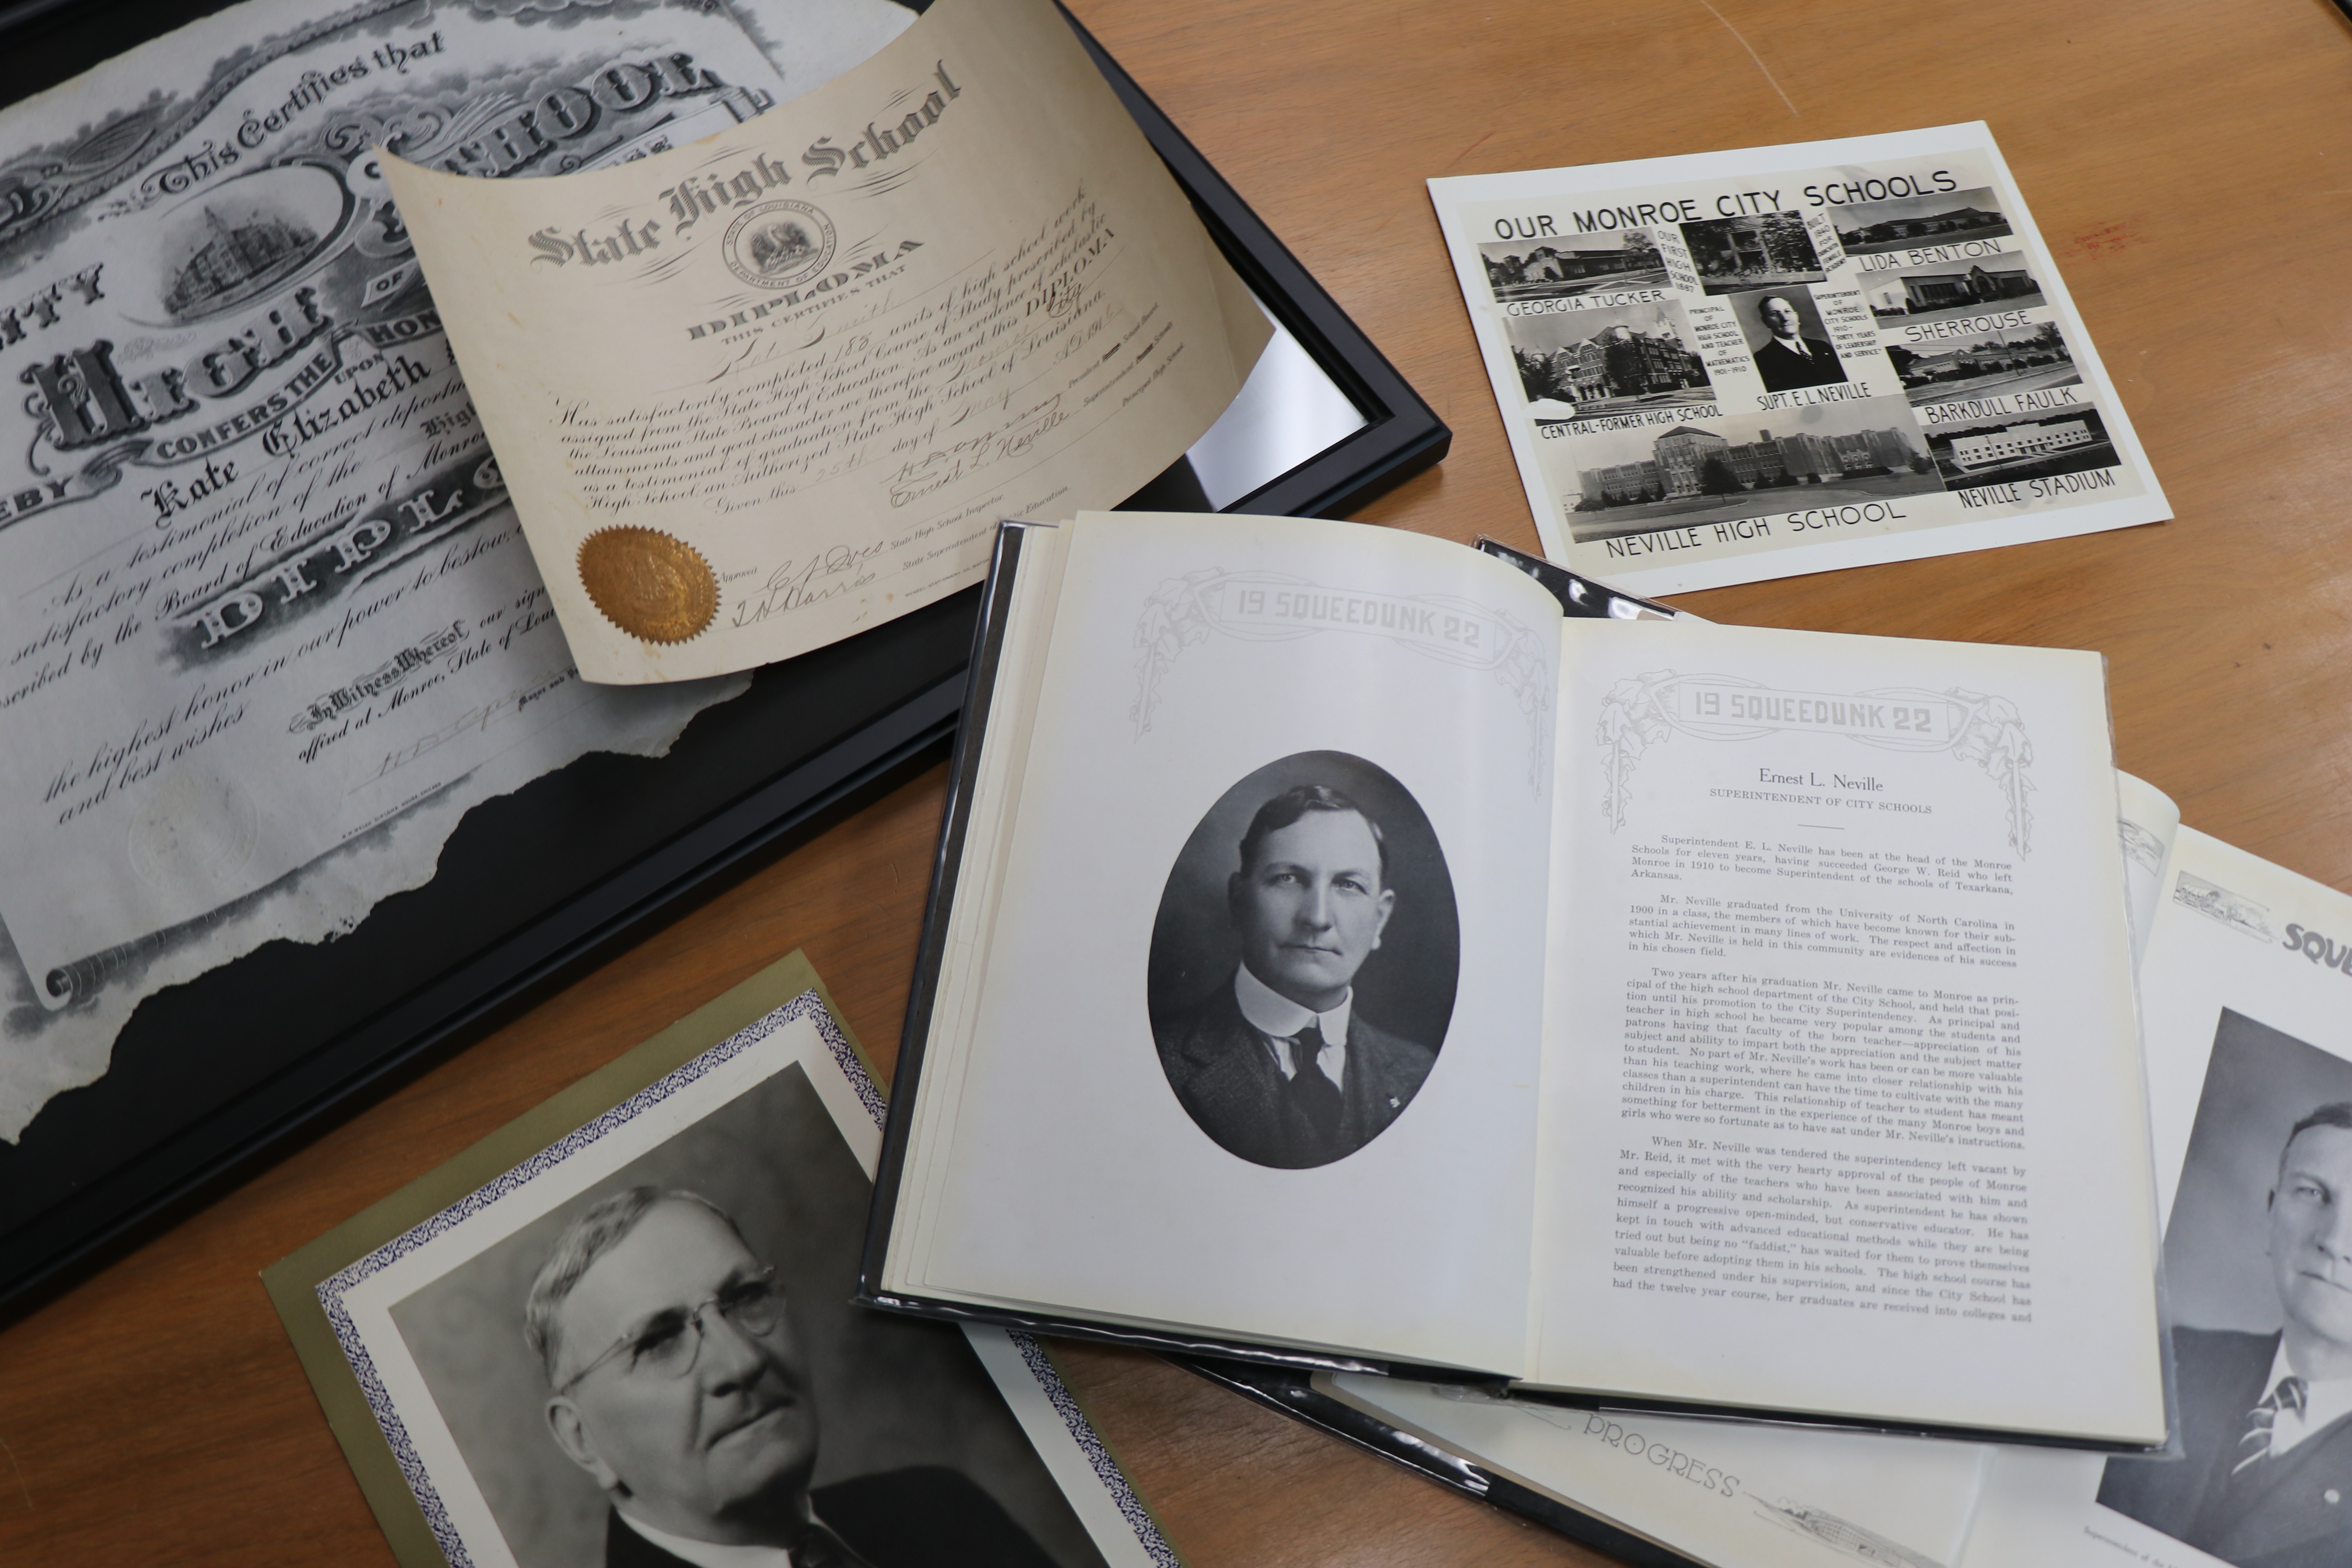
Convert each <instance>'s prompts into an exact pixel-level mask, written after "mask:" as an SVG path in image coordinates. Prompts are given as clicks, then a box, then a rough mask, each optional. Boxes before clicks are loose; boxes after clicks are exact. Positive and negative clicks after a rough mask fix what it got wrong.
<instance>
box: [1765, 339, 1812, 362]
mask: <svg viewBox="0 0 2352 1568" xmlns="http://www.w3.org/2000/svg"><path fill="white" fill-rule="evenodd" d="M1772 341H1773V342H1776V343H1779V344H1780V346H1781V347H1782V348H1784V349H1787V350H1788V351H1789V352H1790V353H1792V354H1795V355H1797V356H1798V357H1799V358H1800V359H1811V358H1812V357H1813V356H1812V355H1811V353H1807V352H1806V349H1805V340H1804V339H1803V338H1802V337H1801V336H1800V337H1793V338H1774V339H1773V340H1772Z"/></svg>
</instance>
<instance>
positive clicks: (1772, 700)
mask: <svg viewBox="0 0 2352 1568" xmlns="http://www.w3.org/2000/svg"><path fill="white" fill-rule="evenodd" d="M1788 730H1801V731H1810V732H1811V733H1815V734H1832V735H1843V736H1844V737H1845V738H1846V739H1848V740H1850V741H1855V742H1860V743H1861V744H1863V745H1865V746H1874V747H1877V748H1878V749H1880V750H1882V751H1890V752H1948V753H1949V754H1950V755H1951V756H1953V757H1955V758H1957V759H1958V760H1959V761H1961V762H1965V763H1977V764H1978V765H1979V766H1980V767H1982V768H1983V769H1984V771H1985V775H1986V776H1987V777H1988V778H1990V779H1991V780H1992V782H1993V784H1995V785H1996V786H1997V787H1999V789H2000V792H2001V799H2002V802H2003V804H2004V805H2006V807H2007V809H2008V816H2009V845H2010V847H2011V848H2012V849H2014V850H2016V851H2017V852H2018V854H2020V855H2023V854H2025V853H2027V851H2028V848H2029V847H2030V845H2031V842H2032V831H2033V815H2032V810H2031V809H2030V807H2029V805H2028V803H2027V799H2026V797H2027V796H2028V795H2030V794H2032V789H2033V781H2032V777H2031V776H2029V774H2028V773H2027V769H2028V767H2029V766H2030V765H2031V764H2032V761H2033V742H2032V740H2031V739H2029V738H2028V737H2027V735H2026V733H2025V723H2024V721H2023V720H2022V719H2021V717H2020V716H2019V714H2018V711H2017V705H2016V704H2015V703H2013V702H2011V701H2010V700H2009V699H2007V698H2005V697H1994V696H1989V695H1987V694H1985V693H1983V692H1978V691H1969V690H1965V689H1961V688H1959V687H1957V686H1955V687H1951V688H1949V689H1946V690H1943V691H1929V690H1927V689H1923V688H1919V687H1895V686H1890V687H1879V688H1874V689H1871V690H1867V691H1857V692H1852V693H1828V692H1813V691H1789V690H1782V689H1779V688H1776V687H1770V686H1767V685H1765V684H1764V683H1763V682H1761V681H1758V680H1750V679H1748V678H1747V677H1745V676H1738V675H1704V674H1691V675H1685V674H1682V673H1680V672H1678V671H1675V670H1671V669H1663V670H1654V671H1652V672H1650V673H1648V674H1646V675H1637V676H1634V677H1633V678H1632V679H1626V680H1621V681H1619V682H1618V683H1617V684H1616V685H1615V686H1614V687H1612V688H1611V689H1610V692H1609V695H1608V696H1607V697H1606V698H1604V699H1602V700H1601V723H1600V727H1599V732H1598V734H1597V735H1596V736H1595V737H1594V738H1595V740H1596V741H1597V742H1598V743H1599V745H1600V747H1601V753H1602V763H1601V766H1602V781H1603V782H1602V787H1601V815H1602V816H1604V817H1606V818H1607V819H1608V823H1609V830H1610V831H1611V832H1612V833H1614V832H1615V831H1616V830H1617V829H1618V828H1620V827H1622V826H1624V825H1625V806H1626V803H1627V801H1628V800H1629V799H1630V798H1631V791H1632V781H1633V769H1634V767H1635V766H1636V765H1637V764H1638V763H1640V762H1641V760H1642V758H1643V755H1644V754H1646V753H1647V752H1648V751H1649V749H1650V748H1651V747H1653V746H1657V745H1663V744H1664V743H1665V742H1666V741H1667V740H1669V739H1670V738H1672V737H1673V736H1674V735H1675V734H1677V733H1680V734H1685V735H1689V736H1691V737H1693V738H1694V739H1696V740H1702V741H1753V740H1758V739H1760V738H1761V737H1763V736H1766V735H1770V734H1776V733H1779V732H1780V731H1788Z"/></svg>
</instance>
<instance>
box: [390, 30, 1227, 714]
mask: <svg viewBox="0 0 2352 1568" xmlns="http://www.w3.org/2000/svg"><path fill="white" fill-rule="evenodd" d="M386 167H387V169H388V171H389V176H388V177H389V178H390V180H391V182H392V184H393V188H394V194H395V195H396V197H397V199H398V200H399V202H400V205H401V210H402V212H403V213H404V215H405V216H406V219H407V223H408V226H409V229H410V232H411V235H412V236H413V237H414V240H415V246H416V248H417V253H418V255H419V257H420V258H422V260H423V263H424V266H425V271H426V273H427V275H428V277H429V278H430V279H432V280H433V282H434V284H435V287H436V298H437V299H438V300H440V302H441V310H442V314H443V317H444V319H445V321H446V323H447V326H448V330H449V333H450V340H451V342H452V343H453V344H454V345H455V347H456V349H457V357H458V360H459V362H460V363H461V364H462V366H463V367H464V369H465V372H466V376H467V384H468V385H469V386H470V387H471V388H472V389H473V392H474V395H475V398H476V402H477V405H478V406H479V407H480V409H481V411H482V418H483V423H484V427H485V429H486V430H487V431H488V435H489V437H490V440H491V443H492V445H493V447H495V449H496V450H497V452H498V454H499V466H500V468H501V470H502V472H503V475H504V477H505V479H506V481H507V483H508V484H509V486H510V487H511V489H512V493H513V495H514V497H515V500H516V504H517V508H518V510H519V511H520V514H521V517H522V519H523V526H524V530H525V532H526V534H527V535H528V537H529V539H530V545H531V550H532V552H533V554H534V555H535V556H536V557H537V558H538V560H539V562H540V564H541V571H542V572H543V573H544V574H545V575H546V577H547V579H548V585H549V592H550V595H551V598H552V601H553V604H554V607H555V610H556V614H557V616H558V617H559V618H560V620H561V622H562V626H563V630H564V633H565V635H566V636H567V637H568V638H569V639H570V641H571V644H572V653H573V656H574V658H576V659H577V660H578V662H579V667H580V670H581V673H582V674H583V675H584V676H586V677H587V678H588V679H592V680H601V681H612V682H644V681H660V680H677V679H688V678H690V677H695V676H703V675H710V674H715V673H718V672H721V671H725V670H732V669H740V668H746V667H748V666H751V665H754V664H759V663H763V662H765V661H767V660H771V659H776V658H788V657H790V656H792V655H793V654H796V653H800V652H803V651H804V650H806V649H809V648H812V647H820V646H822V645H824V644H825V643H829V642H832V641H835V640H836V639H838V638H840V637H845V636H848V635H849V634H851V633H853V632H855V631H857V630H859V629H861V628H863V627H866V626H873V625H876V624H877V623H879V622H882V621H885V620H887V619H889V618H890V617H892V616H897V615H900V614H903V613H905V612H906V611H908V610H909V609H911V608H913V607H915V606H916V605H921V604H924V603H926V602H928V601H929V600H931V599H934V598H937V597H938V596H940V595H942V594H946V593H950V592H952V591H954V590H955V589H957V588H960V587H962V586H964V585H965V584H969V583H971V582H972V581H974V580H976V579H977V577H978V576H979V574H980V572H981V570H982V566H983V564H984V563H985V560H986V556H987V551H988V546H989V542H990V540H991V538H992V536H993V532H994V529H995V524H996V521H997V520H998V519H999V518H1002V517H1008V516H1024V515H1037V514H1040V513H1044V514H1046V515H1054V516H1066V515H1068V514H1069V513H1071V512H1073V511H1075V510H1079V509H1082V508H1089V507H1103V506H1109V505H1112V504H1114V503H1116V502H1117V501H1118V500H1123V499H1124V498H1125V497H1126V496H1128V495H1129V494H1130V493H1132V492H1133V491H1134V490H1135V489H1138V488H1139V486H1141V485H1142V484H1143V483H1144V482H1145V481H1147V480H1149V479H1151V478H1152V477H1153V476H1154V475H1156V474H1157V473H1159V472H1160V469H1162V468H1165V467H1166V466H1167V465H1168V464H1169V463H1171V462H1172V461H1174V460H1175V458H1177V457H1178V456H1179V455H1180V454H1181V453H1182V452H1183V450H1184V449H1185V447H1188V446H1189V445H1191V444H1192V442H1193V441H1194V440H1195V439H1197V438H1198V437H1200V435H1201V434H1202V431H1204V430H1206V429H1207V428H1208V426H1210V425H1211V424H1212V423H1213V421H1214V420H1215V418H1216V416H1217V415H1218V414H1219V413H1220V412H1221V411H1222V410H1223V408H1224V406H1225V405H1226V404H1227V403H1229V402H1230V401H1231V400H1232V398H1233V395H1234V393H1235V392H1236V391H1237V390H1239V388H1240V385H1241V383H1242V380H1243V378H1244V375H1245V374H1247V372H1248V370H1249V367H1250V365H1251V363H1253V362H1254V361H1255V357H1256V354H1257V353H1258V350H1259V349H1260V348H1261V347H1263V345H1264V343H1265V338H1266V335H1267V330H1266V327H1265V321H1264V319H1263V318H1262V317H1261V316H1260V315H1259V314H1258V312H1257V311H1256V310H1255V309H1254V308H1253V307H1252V306H1251V305H1250V303H1249V301H1248V297H1247V294H1246V291H1245V290H1244V289H1242V288H1241V286H1240V284H1239V280H1238V279H1235V278H1234V276H1233V275H1232V273H1231V270H1230V268H1227V267H1226V266H1225V264H1224V262H1223V258H1221V257H1220V256H1218V254H1217V252H1216V249H1215V247H1214V245H1213V243H1212V242H1211V241H1210V239H1209V237H1208V236H1207V234H1206V233H1205V232H1204V231H1203V230H1202V226H1201V224H1200V221H1199V219H1198V218H1197V217H1195V216H1193V213H1192V208H1191V206H1190V205H1189V204H1188V203H1187V201H1186V200H1185V197H1184V195H1183V194H1182V192H1181V190H1180V189H1179V188H1178V187H1177V185H1176V184H1175V182H1174V180H1173V179H1172V178H1171V177H1170V175H1169V174H1168V173H1167V171H1166V169H1165V168H1164V167H1163V166H1162V165H1161V163H1160V160H1159V157H1158V155H1157V154H1156V153H1153V152H1152V150H1151V147H1150V143H1149V142H1147V141H1146V140H1145V138H1144V136H1143V134H1142V132H1140V131H1139V130H1138V129H1137V127H1136V125H1135V123H1134V121H1132V120H1131V119H1130V118H1129V116H1128V114H1127V112H1126V110H1124V109H1123V108H1121V107H1120V105H1119V103H1118V99H1117V98H1116V97H1115V96H1114V95H1113V93H1112V92H1111V90H1110V88H1109V86H1108V83H1106V82H1105V81H1104V80H1103V79H1102V77H1101V75H1100V73H1099V72H1098V71H1097V69H1096V68H1095V66H1094V65H1093V63H1092V62H1091V61H1090V60H1089V59H1088V58H1087V55H1086V53H1085V51H1084V50H1083V49H1082V48H1081V47H1080V46H1079V44H1078V42H1077V40H1076V37H1075V36H1074V35H1073V34H1072V33H1071V31H1070V29H1069V27H1068V26H1067V24H1066V23H1065V22H1064V21H1063V19H1062V18H1061V16H1060V15H1059V14H1058V13H1057V12H1056V11H1055V9H1054V7H1053V6H1052V5H1050V4H1047V3H1046V0H945V3H944V4H942V5H938V6H935V7H934V8H933V9H932V10H931V11H929V13H928V14H927V15H926V16H924V17H923V19H922V20H921V21H919V22H918V23H917V24H916V25H915V26H912V27H910V28H908V31H907V32H906V33H904V34H903V35H901V36H900V37H899V38H898V40H897V41H895V42H894V43H892V44H891V45H890V46H889V47H887V48H885V49H884V50H882V51H881V52H880V53H879V54H877V56H875V57H874V58H873V59H871V60H870V61H868V62H867V63H866V65H864V66H862V67H860V68H858V69H856V70H855V71H852V72H850V73H848V74H847V75H845V76H844V77H842V78H840V79H837V80H835V81H834V82H832V83H830V84H828V85H827V86H825V87H824V88H822V89H818V90H817V91H814V92H812V93H810V94H809V95H807V96H806V97H804V98H802V99H800V100H796V101H794V102H793V103H791V104H789V105H787V106H784V107H783V108H781V109H779V110H774V111H772V113H770V114H769V115H767V116H765V117H763V118H762V120H761V121H759V122H758V123H756V124H747V125H744V126H741V127H739V128H737V129H736V130H734V131H732V132H722V133H721V134H719V135H717V136H713V137H711V138H709V139H708V140H706V141H703V142H697V143H695V144H693V145H692V146H689V147H685V148H680V149H677V150H675V151H671V152H665V153H656V154H654V155H652V156H650V157H647V158H645V159H642V160H639V161H637V162H635V163H626V164H624V165H622V166H620V167H618V168H614V169H606V170H601V171H595V172H590V173H584V174H578V175H574V176H572V177H570V178H567V179H562V180H555V181H542V182H539V183H538V184H537V188H532V189H526V188H523V187H521V186H520V185H517V186H515V187H514V188H511V189H509V188H499V186H498V185H497V184H494V183H492V182H485V181H475V180H467V179H463V178H460V177H458V176H457V175H454V174H443V173H436V172H434V171H431V170H427V169H425V168H422V167H418V166H415V165H413V164H402V163H398V162H397V161H395V160H392V159H387V160H386Z"/></svg>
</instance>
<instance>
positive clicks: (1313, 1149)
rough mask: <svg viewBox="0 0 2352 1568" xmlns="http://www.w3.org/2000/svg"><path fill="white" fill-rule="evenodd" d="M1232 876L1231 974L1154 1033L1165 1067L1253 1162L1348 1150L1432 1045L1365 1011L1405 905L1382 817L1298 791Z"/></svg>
mask: <svg viewBox="0 0 2352 1568" xmlns="http://www.w3.org/2000/svg"><path fill="white" fill-rule="evenodd" d="M1238 860H1239V864H1238V866H1237V867H1236V868H1235V869H1234V872H1233V874H1232V875H1231V877H1229V878H1228V879H1227V880H1226V884H1225V904H1226V914H1227V918H1228V919H1229V920H1230V921H1232V923H1233V929H1234V935H1235V936H1236V937H1238V938H1239V940H1240V944H1241V962H1240V963H1238V964H1237V965H1236V966H1235V967H1234V973H1233V976H1232V979H1231V980H1230V982H1228V983H1227V984H1223V985H1220V986H1219V987H1217V988H1216V989H1215V990H1214V991H1213V992H1212V993H1211V994H1210V996H1209V998H1208V1000H1207V1001H1206V1002H1205V1003H1204V1004H1202V1005H1201V1006H1200V1007H1199V1008H1198V1009H1197V1010H1196V1011H1194V1012H1193V1013H1192V1014H1191V1015H1190V1016H1185V1017H1181V1018H1178V1019H1175V1020H1172V1021H1171V1022H1170V1023H1169V1024H1168V1025H1167V1026H1163V1027H1162V1028H1161V1029H1160V1031H1159V1033H1158V1045H1159V1047H1160V1065H1161V1066H1162V1067H1163V1068H1166V1069H1167V1073H1168V1081H1169V1083H1170V1084H1171V1086H1172V1087H1173V1088H1174V1089H1175V1090H1176V1098H1177V1100H1179V1101H1180V1102H1181V1104H1182V1105H1183V1107H1184V1110H1185V1111H1186V1112H1187V1113H1188V1114H1189V1115H1191V1117H1192V1120H1193V1121H1195V1122H1197V1123H1198V1124H1199V1125H1200V1128H1201V1130H1202V1131H1204V1132H1206V1133H1207V1134H1208V1135H1209V1136H1210V1137H1211V1138H1213V1139H1214V1140H1216V1142H1218V1143H1219V1144H1220V1145H1222V1146H1223V1148H1225V1149H1226V1150H1228V1151H1229V1152H1232V1153H1234V1154H1237V1155H1239V1156H1240V1157H1241V1158H1243V1159H1244V1160H1248V1161H1250V1162H1252V1163H1255V1164H1260V1165H1271V1166H1276V1167H1278V1168H1281V1169H1286V1170H1297V1169H1303V1168H1305V1167H1307V1166H1312V1165H1323V1164H1328V1163H1331V1162H1332V1161H1334V1160H1339V1159H1344V1158H1345V1157H1346V1156H1348V1155H1349V1154H1352V1153H1354V1152H1356V1151H1357V1150H1359V1149H1360V1148H1362V1147H1363V1146H1364V1145H1365V1144H1366V1143H1368V1142H1370V1141H1371V1140H1372V1139H1373V1138H1376V1137H1378V1136H1379V1135H1380V1133H1381V1131H1383V1130H1385V1129H1386V1128H1387V1127H1388V1125H1389V1124H1390V1123H1391V1122H1392V1121H1395V1120H1396V1119H1397V1117H1398V1116H1399V1115H1400V1114H1401V1113H1402V1111H1403V1110H1404V1108H1405V1106H1406V1105H1407V1104H1409V1103H1410V1102H1411V1101H1412V1097H1413V1095H1414V1093H1415V1092H1416V1091H1418V1090H1419V1089H1420V1088H1421V1085H1422V1081H1423V1079H1426V1078H1427V1077H1428V1076H1429V1069H1430V1068H1431V1066H1432V1064H1433V1063H1434V1062H1435V1060H1436V1058H1437V1052H1436V1049H1435V1047H1431V1046H1424V1045H1422V1044H1419V1043H1418V1042H1415V1041H1412V1040H1408V1039H1404V1038H1402V1037H1398V1036H1395V1035H1391V1034H1390V1033H1388V1032H1387V1031H1386V1030H1384V1029H1382V1028H1381V1027H1379V1026H1377V1025H1375V1024H1374V1023H1373V1022H1372V1021H1371V1020H1370V1019H1368V1018H1366V1017H1365V1016H1363V1015H1362V1013H1361V1012H1360V1011H1359V1010H1358V1009H1357V1008H1356V1006H1355V979H1356V973H1357V971H1358V970H1359V969H1360V968H1361V967H1362V966H1363V963H1364V961H1365V959H1366V958H1368V957H1370V954H1371V953H1372V952H1373V951H1374V950H1375V949H1377V948H1378V947H1379V946H1380V945H1381V933H1382V931H1384V930H1386V928H1387V926H1388V923H1389V920H1390V917H1391V915H1393V914H1394V913H1395V911H1396V905H1397V893H1396V889H1394V888H1392V887H1391V886H1390V885H1389V879H1388V848H1387V844H1386V840H1385V836H1384V835H1383V834H1382V832H1381V826H1380V824H1379V823H1378V822H1376V821H1375V820H1373V818H1372V816H1371V815H1370V813H1369V812H1367V811H1366V810H1365V809H1364V808H1363V807H1362V806H1360V805H1358V804H1357V803H1356V802H1355V801H1353V800H1352V799H1350V798H1349V796H1347V795H1343V794H1341V793H1340V792H1339V790H1337V789H1334V788H1332V787H1330V786H1329V785H1328V784H1297V785H1296V786H1294V787H1292V788H1290V789H1286V790H1285V791H1283V792H1282V793H1281V794H1279V795H1276V796H1275V797H1274V798H1273V799H1271V800H1269V801H1267V802H1266V803H1265V805H1262V806H1260V807H1259V808H1258V811H1257V814H1256V816H1255V817H1253V818H1252V819H1251V821H1250V825H1249V829H1248V831H1247V832H1245V833H1244V834H1243V835H1242V838H1241V843H1240V845H1239V847H1238Z"/></svg>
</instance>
